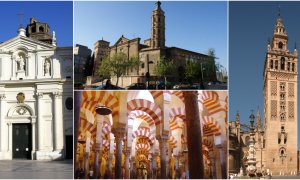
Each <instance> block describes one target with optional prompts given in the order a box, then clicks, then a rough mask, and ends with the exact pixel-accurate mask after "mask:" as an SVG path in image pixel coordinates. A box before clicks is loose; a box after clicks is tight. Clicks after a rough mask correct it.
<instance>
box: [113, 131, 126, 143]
mask: <svg viewBox="0 0 300 180" xmlns="http://www.w3.org/2000/svg"><path fill="white" fill-rule="evenodd" d="M112 133H113V134H114V136H115V139H116V140H123V138H124V136H125V134H126V130H125V129H123V128H122V129H121V128H116V129H113V130H112Z"/></svg>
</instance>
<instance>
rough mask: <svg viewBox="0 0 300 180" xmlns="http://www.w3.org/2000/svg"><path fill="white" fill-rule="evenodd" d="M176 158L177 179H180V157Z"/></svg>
mask: <svg viewBox="0 0 300 180" xmlns="http://www.w3.org/2000/svg"><path fill="white" fill-rule="evenodd" d="M174 157H175V170H176V179H179V178H180V172H179V158H180V156H179V155H176V156H174Z"/></svg>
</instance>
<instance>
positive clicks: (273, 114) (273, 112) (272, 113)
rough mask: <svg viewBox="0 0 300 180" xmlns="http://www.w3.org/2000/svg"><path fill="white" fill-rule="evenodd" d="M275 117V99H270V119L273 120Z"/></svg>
mask: <svg viewBox="0 0 300 180" xmlns="http://www.w3.org/2000/svg"><path fill="white" fill-rule="evenodd" d="M276 118H277V101H276V100H271V119H273V120H275V119H276Z"/></svg>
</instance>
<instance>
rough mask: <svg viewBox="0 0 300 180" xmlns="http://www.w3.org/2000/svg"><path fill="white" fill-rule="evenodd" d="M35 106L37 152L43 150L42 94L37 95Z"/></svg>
mask: <svg viewBox="0 0 300 180" xmlns="http://www.w3.org/2000/svg"><path fill="white" fill-rule="evenodd" d="M36 95H37V98H38V99H37V106H38V108H37V109H38V110H37V112H38V119H37V121H38V150H39V151H42V150H43V138H44V127H43V118H42V117H43V116H42V115H43V114H42V112H43V107H42V99H43V93H37V94H36Z"/></svg>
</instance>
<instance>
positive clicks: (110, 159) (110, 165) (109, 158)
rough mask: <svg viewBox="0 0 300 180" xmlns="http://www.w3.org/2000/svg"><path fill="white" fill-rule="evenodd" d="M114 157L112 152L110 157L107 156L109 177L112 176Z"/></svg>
mask: <svg viewBox="0 0 300 180" xmlns="http://www.w3.org/2000/svg"><path fill="white" fill-rule="evenodd" d="M112 158H113V155H112V154H109V155H108V157H107V167H106V170H107V174H108V177H109V178H112V164H111V161H112Z"/></svg>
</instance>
